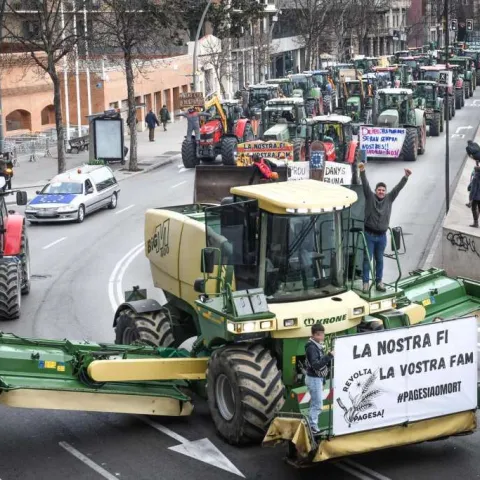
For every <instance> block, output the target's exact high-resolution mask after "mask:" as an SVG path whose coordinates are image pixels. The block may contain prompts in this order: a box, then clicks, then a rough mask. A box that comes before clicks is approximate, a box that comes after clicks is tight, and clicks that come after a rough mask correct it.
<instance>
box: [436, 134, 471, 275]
mask: <svg viewBox="0 0 480 480" xmlns="http://www.w3.org/2000/svg"><path fill="white" fill-rule="evenodd" d="M475 141H477V142H478V141H479V138H478V134H477V138H476V139H475ZM474 165H475V162H474V161H473V160H471V159H469V158H468V159H467V160H466V163H465V167H464V168H463V171H462V174H461V177H460V180H459V182H458V185H457V188H456V189H455V193H454V194H453V197H452V200H451V204H450V210H449V212H448V215H447V216H446V218H445V220H444V222H443V229H442V238H441V242H440V245H441V258H442V263H443V268H444V269H445V270H446V271H447V273H448V274H449V275H451V276H461V277H468V278H472V279H476V280H480V229H478V228H472V227H470V226H469V225H471V224H472V223H473V217H472V213H471V210H470V209H469V208H467V207H466V206H465V204H466V203H467V202H468V191H467V187H468V184H469V183H470V175H471V173H472V170H473V167H474Z"/></svg>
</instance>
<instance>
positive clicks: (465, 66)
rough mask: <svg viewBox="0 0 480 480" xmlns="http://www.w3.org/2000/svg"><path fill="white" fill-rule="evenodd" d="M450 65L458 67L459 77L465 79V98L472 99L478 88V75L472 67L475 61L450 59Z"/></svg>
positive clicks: (462, 58)
mask: <svg viewBox="0 0 480 480" xmlns="http://www.w3.org/2000/svg"><path fill="white" fill-rule="evenodd" d="M448 63H449V64H451V65H456V66H457V67H458V68H457V70H458V76H459V77H460V78H462V79H463V88H464V89H465V98H470V97H471V96H472V95H473V91H474V90H475V88H477V75H476V72H475V68H474V67H472V63H473V60H472V59H471V58H469V57H450V58H449V59H448Z"/></svg>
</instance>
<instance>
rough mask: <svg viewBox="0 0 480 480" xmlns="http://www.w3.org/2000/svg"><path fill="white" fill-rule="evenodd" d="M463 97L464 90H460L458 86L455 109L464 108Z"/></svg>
mask: <svg viewBox="0 0 480 480" xmlns="http://www.w3.org/2000/svg"><path fill="white" fill-rule="evenodd" d="M462 98H463V90H459V89H458V88H457V89H456V90H455V109H456V110H460V109H461V108H462Z"/></svg>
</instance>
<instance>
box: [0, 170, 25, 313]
mask: <svg viewBox="0 0 480 480" xmlns="http://www.w3.org/2000/svg"><path fill="white" fill-rule="evenodd" d="M5 187H6V180H5V177H4V176H0V209H1V212H0V224H1V229H2V233H1V235H0V320H14V319H16V318H18V317H19V316H20V306H21V303H22V295H25V294H27V293H28V292H29V291H30V251H29V246H28V236H27V227H26V224H25V217H24V216H23V215H21V214H19V213H17V212H15V211H13V210H7V203H6V201H5V197H6V196H7V195H12V194H13V193H15V192H14V191H12V190H5ZM16 195H17V205H26V204H27V193H26V192H21V191H17V192H16Z"/></svg>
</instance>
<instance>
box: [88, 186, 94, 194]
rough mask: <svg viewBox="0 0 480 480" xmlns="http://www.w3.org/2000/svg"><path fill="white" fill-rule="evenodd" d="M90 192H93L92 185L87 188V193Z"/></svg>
mask: <svg viewBox="0 0 480 480" xmlns="http://www.w3.org/2000/svg"><path fill="white" fill-rule="evenodd" d="M91 193H93V187H89V188H87V195H90V194H91Z"/></svg>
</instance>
